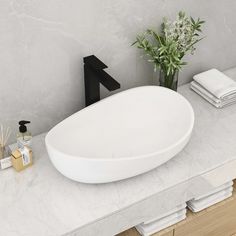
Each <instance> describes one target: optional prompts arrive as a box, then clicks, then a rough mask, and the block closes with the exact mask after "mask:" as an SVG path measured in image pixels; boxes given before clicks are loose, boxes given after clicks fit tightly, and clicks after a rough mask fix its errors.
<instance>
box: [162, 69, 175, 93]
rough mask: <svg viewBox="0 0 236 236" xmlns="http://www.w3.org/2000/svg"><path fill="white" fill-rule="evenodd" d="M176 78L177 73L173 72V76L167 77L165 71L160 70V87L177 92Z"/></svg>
mask: <svg viewBox="0 0 236 236" xmlns="http://www.w3.org/2000/svg"><path fill="white" fill-rule="evenodd" d="M178 76H179V71H175V72H174V73H173V74H169V75H167V73H166V72H165V71H163V70H160V75H159V83H160V86H162V87H166V88H169V89H172V90H174V91H177V87H178Z"/></svg>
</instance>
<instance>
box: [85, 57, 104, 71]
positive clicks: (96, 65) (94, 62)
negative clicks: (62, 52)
mask: <svg viewBox="0 0 236 236" xmlns="http://www.w3.org/2000/svg"><path fill="white" fill-rule="evenodd" d="M84 64H87V65H90V66H91V67H92V68H93V69H96V70H103V69H105V68H108V66H107V65H105V64H104V63H103V62H102V61H100V60H99V59H98V58H97V57H96V56H94V55H91V56H87V57H84Z"/></svg>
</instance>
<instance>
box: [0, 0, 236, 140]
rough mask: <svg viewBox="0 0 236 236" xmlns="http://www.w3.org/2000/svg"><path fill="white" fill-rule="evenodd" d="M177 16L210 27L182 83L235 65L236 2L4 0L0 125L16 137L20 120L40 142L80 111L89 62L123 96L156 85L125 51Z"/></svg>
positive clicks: (0, 4) (133, 53) (0, 5)
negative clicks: (87, 59) (97, 62)
mask: <svg viewBox="0 0 236 236" xmlns="http://www.w3.org/2000/svg"><path fill="white" fill-rule="evenodd" d="M179 10H185V11H187V12H188V13H189V14H191V15H192V16H193V17H201V18H202V19H204V20H206V22H207V23H206V25H205V27H204V34H205V35H206V38H205V39H204V40H203V41H202V42H201V43H200V44H199V45H198V50H197V52H196V54H195V55H194V56H191V57H187V58H186V60H187V61H188V62H189V65H188V66H186V67H185V68H184V69H183V71H182V72H181V74H180V83H186V82H188V81H190V80H191V77H192V75H193V74H195V73H197V72H200V71H203V70H206V69H208V68H211V67H216V68H219V69H220V70H224V69H226V68H229V67H232V66H234V65H235V64H236V56H235V55H236V44H235V42H236V40H235V39H236V38H235V37H236V15H235V12H236V1H234V0H227V1H225V0H207V1H206V0H176V1H173V0H145V1H144V0H117V1H115V0H33V1H32V0H1V1H0V75H1V79H0V81H1V85H0V123H1V122H2V123H4V124H8V125H10V126H11V127H12V128H13V129H14V130H15V131H16V128H17V121H18V120H20V119H29V120H31V121H32V125H31V129H32V131H33V133H34V134H37V133H40V132H44V131H47V130H48V129H49V128H51V127H52V126H53V125H55V124H56V123H58V122H59V121H61V120H62V119H64V118H65V117H67V116H69V115H70V114H72V113H74V112H76V111H77V110H79V109H81V108H83V107H84V83H83V69H82V58H83V56H86V55H90V54H96V55H97V56H98V57H99V58H101V59H102V60H103V61H104V62H105V63H106V64H107V65H109V69H108V72H109V73H110V74H111V75H113V77H114V78H116V79H117V80H118V81H119V82H120V83H121V90H124V89H127V88H130V87H135V86H140V85H146V84H152V83H155V81H156V76H157V75H156V74H154V73H153V71H152V66H151V65H150V64H148V63H147V62H146V61H145V60H143V59H142V58H140V52H139V51H138V50H137V49H136V48H134V47H130V44H131V43H132V42H133V40H134V39H135V35H136V34H137V33H139V32H142V31H143V30H144V29H146V28H147V27H152V28H155V27H157V26H159V25H160V22H161V19H162V17H163V16H168V17H173V16H174V15H176V13H177V12H178V11H179ZM108 94H109V93H108V92H107V91H106V90H105V89H102V96H103V97H104V96H107V95H108ZM13 140H14V136H12V141H13Z"/></svg>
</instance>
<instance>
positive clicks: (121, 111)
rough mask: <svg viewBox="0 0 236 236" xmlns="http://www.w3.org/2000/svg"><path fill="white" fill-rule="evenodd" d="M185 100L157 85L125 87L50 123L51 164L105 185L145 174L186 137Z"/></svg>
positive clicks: (188, 111)
mask: <svg viewBox="0 0 236 236" xmlns="http://www.w3.org/2000/svg"><path fill="white" fill-rule="evenodd" d="M193 125H194V113H193V109H192V107H191V105H190V103H189V102H188V101H187V100H186V99H185V98H184V97H183V96H182V95H180V94H178V93H177V92H174V91H172V90H170V89H166V88H163V87H158V86H144V87H137V88H133V89H129V90H126V91H124V92H121V93H118V94H116V95H113V96H110V97H108V98H106V99H103V100H102V101H100V102H98V103H95V104H93V105H91V106H89V107H87V108H85V109H83V110H81V111H79V112H77V113H75V114H74V115H72V116H70V117H69V118H67V119H65V120H64V121H62V122H61V123H59V124H58V125H56V126H55V127H54V128H53V129H52V130H51V131H50V132H49V133H48V134H47V136H46V140H45V141H46V147H47V151H48V154H49V157H50V159H51V161H52V163H53V165H54V166H55V168H56V169H57V170H58V171H59V172H61V173H62V174H63V175H64V176H66V177H68V178H70V179H73V180H76V181H79V182H84V183H106V182H112V181H117V180H122V179H125V178H129V177H132V176H135V175H139V174H141V173H144V172H147V171H149V170H151V169H153V168H156V167H158V166H160V165H161V164H163V163H165V162H167V161H168V160H170V159H171V158H172V157H174V156H175V155H176V154H177V153H179V152H180V151H181V150H182V149H183V148H184V146H185V145H186V144H187V142H188V141H189V138H190V136H191V132H192V129H193Z"/></svg>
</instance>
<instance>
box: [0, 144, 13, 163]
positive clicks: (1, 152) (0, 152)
mask: <svg viewBox="0 0 236 236" xmlns="http://www.w3.org/2000/svg"><path fill="white" fill-rule="evenodd" d="M10 153H11V152H10V148H9V146H2V145H1V144H0V160H1V159H3V158H5V157H8V156H9V155H10Z"/></svg>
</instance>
